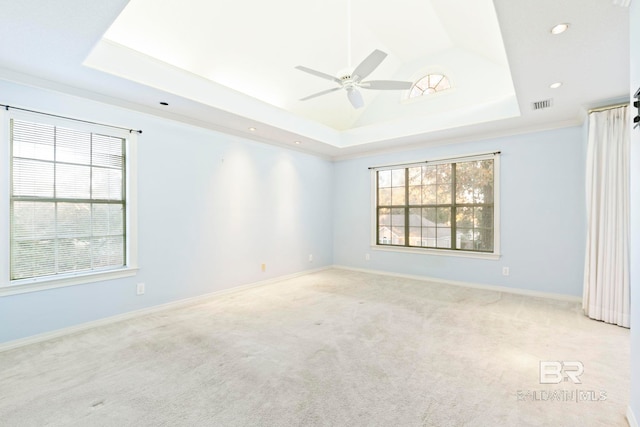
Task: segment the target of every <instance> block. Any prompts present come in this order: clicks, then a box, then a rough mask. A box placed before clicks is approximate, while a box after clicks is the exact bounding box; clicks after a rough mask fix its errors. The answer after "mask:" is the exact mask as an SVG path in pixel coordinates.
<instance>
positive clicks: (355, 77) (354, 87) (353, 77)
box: [295, 49, 413, 108]
mask: <svg viewBox="0 0 640 427" xmlns="http://www.w3.org/2000/svg"><path fill="white" fill-rule="evenodd" d="M386 57H387V54H386V53H384V52H383V51H381V50H377V49H376V50H374V51H373V52H372V53H371V54H370V55H369V56H367V57H366V58H365V59H364V61H362V62H361V63H360V65H358V66H357V67H356V68H355V69H354V70H353V72H351V74H347V75H344V76H340V77H335V76H332V75H330V74H326V73H323V72H321V71H316V70H313V69H311V68H307V67H303V66H302V65H298V66H297V67H295V68H297V69H298V70H300V71H304V72H306V73H309V74H313V75H314V76H317V77H320V78H322V79H325V80H330V81H332V82H334V83H337V84H339V85H340V86H338V87H334V88H331V89H327V90H323V91H322V92H318V93H314V94H313V95H309V96H307V97H304V98H302V99H300V101H306V100H307V99H311V98H315V97H317V96H322V95H326V94H327V93H331V92H335V91H337V90H340V89H345V90H346V91H347V97H348V98H349V101H350V102H351V105H353V107H354V108H361V107H363V106H364V101H363V99H362V94H361V93H360V92H359V91H358V88H362V89H372V90H406V89H410V88H411V86H412V85H413V83H412V82H403V81H398V80H369V81H366V82H365V81H362V80H363V79H365V78H367V76H368V75H369V74H371V73H372V72H373V71H374V70H375V69H376V68H378V66H379V65H380V64H381V63H382V61H384V59H385V58H386Z"/></svg>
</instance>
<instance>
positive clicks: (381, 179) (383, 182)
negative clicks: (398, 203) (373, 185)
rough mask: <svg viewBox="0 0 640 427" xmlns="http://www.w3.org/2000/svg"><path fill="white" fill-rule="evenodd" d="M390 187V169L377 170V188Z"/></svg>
mask: <svg viewBox="0 0 640 427" xmlns="http://www.w3.org/2000/svg"><path fill="white" fill-rule="evenodd" d="M386 187H391V171H390V170H388V171H378V188H386Z"/></svg>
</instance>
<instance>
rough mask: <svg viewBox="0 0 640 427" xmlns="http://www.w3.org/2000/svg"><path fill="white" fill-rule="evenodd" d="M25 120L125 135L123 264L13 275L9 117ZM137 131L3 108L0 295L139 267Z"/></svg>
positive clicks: (124, 274) (71, 283) (85, 280)
mask: <svg viewBox="0 0 640 427" xmlns="http://www.w3.org/2000/svg"><path fill="white" fill-rule="evenodd" d="M11 119H15V120H24V121H30V122H34V123H43V124H48V125H54V126H60V127H66V128H70V129H75V130H80V131H89V132H94V133H100V134H103V135H110V136H114V137H119V138H124V139H125V163H124V173H125V194H126V202H125V227H126V228H125V265H124V266H123V267H121V268H112V269H106V270H94V271H79V272H72V273H62V274H56V275H50V276H40V277H33V278H26V279H16V280H11V279H10V262H11V261H10V257H11V247H10V245H11V243H10V233H11V230H10V227H11V225H10V224H11V214H10V190H11V179H12V170H11V162H12V157H11V156H12V149H11V135H10V132H11V128H10V120H11ZM137 136H138V135H137V133H136V132H128V131H126V130H122V129H118V128H113V127H110V126H105V125H98V124H92V123H85V122H80V121H74V120H71V119H64V118H59V117H52V116H47V115H43V114H38V113H29V112H24V111H18V110H8V111H7V110H0V138H1V139H2V145H3V147H2V149H1V150H0V164H1V165H3V167H2V170H3V176H2V179H1V180H0V182H2V185H1V186H0V241H2V242H3V243H2V244H3V248H2V252H3V256H2V257H0V296H4V295H14V294H21V293H27V292H35V291H40V290H45V289H54V288H60V287H66V286H74V285H81V284H86V283H93V282H99V281H104V280H112V279H119V278H123V277H130V276H134V275H135V274H137V271H138V230H137V226H138V221H137V212H138V206H137V199H138V197H137V142H138V141H137Z"/></svg>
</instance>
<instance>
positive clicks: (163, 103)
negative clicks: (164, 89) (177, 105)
mask: <svg viewBox="0 0 640 427" xmlns="http://www.w3.org/2000/svg"><path fill="white" fill-rule="evenodd" d="M160 105H164V106H165V107H166V106H167V105H169V103H168V102H164V101H160Z"/></svg>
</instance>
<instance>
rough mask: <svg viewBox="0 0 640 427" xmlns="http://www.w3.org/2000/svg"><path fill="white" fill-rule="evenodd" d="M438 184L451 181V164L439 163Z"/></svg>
mask: <svg viewBox="0 0 640 427" xmlns="http://www.w3.org/2000/svg"><path fill="white" fill-rule="evenodd" d="M436 178H437V184H450V183H451V164H444V165H438V166H437V170H436Z"/></svg>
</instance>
